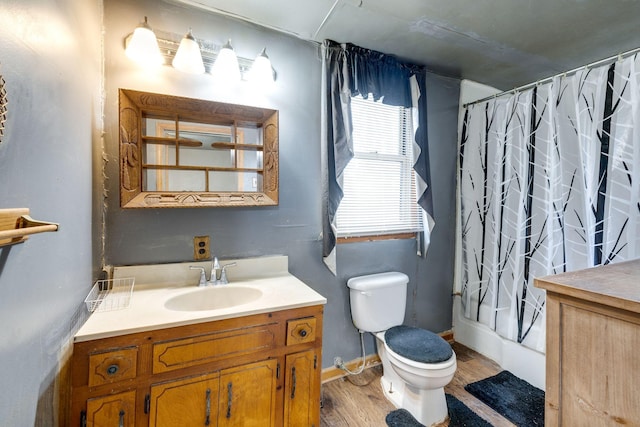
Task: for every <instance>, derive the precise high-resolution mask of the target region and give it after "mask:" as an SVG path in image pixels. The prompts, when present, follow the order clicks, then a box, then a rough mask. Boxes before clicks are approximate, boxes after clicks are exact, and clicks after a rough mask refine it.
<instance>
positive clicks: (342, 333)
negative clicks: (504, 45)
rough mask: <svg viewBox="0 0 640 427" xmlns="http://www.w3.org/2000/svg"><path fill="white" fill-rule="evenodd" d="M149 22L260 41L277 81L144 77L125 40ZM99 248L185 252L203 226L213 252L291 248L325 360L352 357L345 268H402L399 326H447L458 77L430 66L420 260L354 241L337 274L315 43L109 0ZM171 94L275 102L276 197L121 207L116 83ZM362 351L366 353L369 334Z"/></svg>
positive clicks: (389, 246)
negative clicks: (250, 203) (332, 262)
mask: <svg viewBox="0 0 640 427" xmlns="http://www.w3.org/2000/svg"><path fill="white" fill-rule="evenodd" d="M145 15H146V16H148V17H149V23H150V25H151V26H152V27H154V28H157V29H159V30H163V31H169V32H172V33H178V34H181V33H183V32H185V31H186V30H187V29H188V28H189V27H191V28H193V32H194V34H195V36H196V37H199V38H203V39H206V40H210V41H213V42H215V43H217V44H223V43H224V42H225V41H226V39H227V38H231V39H232V41H233V45H234V48H235V50H236V52H237V53H238V55H239V56H243V57H247V58H253V57H255V55H257V53H258V52H259V51H260V50H261V49H262V47H264V46H266V47H267V51H268V53H269V56H270V58H271V60H272V63H273V65H274V68H275V69H276V71H277V73H278V79H277V82H276V87H275V89H274V90H273V91H272V92H270V93H268V94H262V95H258V96H256V94H253V93H251V92H250V91H248V90H246V89H239V90H237V91H235V92H225V91H224V90H223V88H221V87H219V86H216V85H215V84H214V82H213V78H212V77H211V76H210V75H203V76H192V75H186V74H182V73H180V72H178V71H176V70H174V69H172V68H170V67H163V68H162V69H161V70H159V71H157V72H155V73H153V74H150V73H149V72H148V71H144V70H141V69H140V68H139V67H138V66H137V65H136V64H134V63H133V62H131V61H129V60H128V59H127V57H126V56H125V54H124V49H123V39H124V38H125V36H126V35H127V34H129V33H130V32H131V31H132V30H133V28H134V27H135V26H136V25H137V23H138V22H139V21H140V20H141V19H142V17H143V16H145ZM104 22H105V30H106V33H105V59H106V69H105V78H106V108H105V130H106V133H105V154H106V157H107V159H108V163H107V168H106V176H107V177H108V179H107V182H106V190H107V191H106V194H107V196H106V200H105V201H106V205H107V206H108V208H107V217H106V221H107V222H106V252H105V260H106V263H107V264H112V265H122V264H142V263H162V262H172V261H187V260H190V259H192V256H193V255H192V254H193V248H192V240H193V236H197V235H209V236H211V239H212V253H214V254H215V255H217V256H218V257H220V258H221V259H224V258H231V257H234V258H235V257H250V256H259V255H266V254H285V255H288V256H289V264H290V271H291V273H292V274H294V275H295V276H297V277H298V278H299V279H301V280H302V281H304V282H305V283H307V284H308V285H309V286H311V287H312V288H314V289H315V290H316V291H318V292H319V293H321V294H322V295H324V296H325V297H326V298H327V300H328V303H327V305H326V308H325V320H324V328H325V335H324V337H325V338H324V348H323V351H324V357H323V367H327V366H330V365H331V364H332V362H333V358H334V357H335V356H342V357H343V358H344V359H345V360H351V359H354V358H356V357H358V356H359V355H360V346H359V340H358V333H357V331H356V329H355V328H354V326H353V324H352V322H351V314H350V310H349V294H348V290H347V287H346V281H347V279H348V278H349V277H352V276H356V275H361V274H369V273H376V272H382V271H389V270H398V271H402V272H405V273H406V274H408V275H409V277H410V280H411V281H410V288H409V289H410V292H409V293H410V295H409V301H408V312H407V323H409V324H412V325H417V326H421V327H424V328H428V329H431V330H433V331H436V332H440V331H445V330H448V329H450V328H451V302H452V299H451V289H452V283H453V265H454V240H455V239H454V225H455V220H454V215H455V205H454V198H455V165H456V129H457V112H458V95H459V83H460V82H459V81H458V80H456V79H449V78H444V77H439V76H436V75H429V76H428V82H427V87H428V91H429V98H428V99H429V104H428V108H429V137H430V149H431V153H432V168H433V187H434V195H435V200H434V205H435V209H436V212H435V217H436V218H435V220H436V227H435V230H434V232H433V235H432V243H431V247H430V249H429V252H428V255H427V257H426V259H420V258H418V257H417V256H416V247H415V242H414V241H413V240H393V241H379V242H372V243H351V244H346V245H340V246H339V248H338V252H337V254H338V277H335V276H333V275H332V274H331V273H330V272H329V270H328V269H327V268H326V267H325V266H324V264H323V263H322V260H321V253H322V248H321V241H320V240H319V239H320V237H319V236H320V233H321V203H322V200H321V182H320V177H321V170H320V79H321V75H320V66H321V63H320V60H319V54H318V48H317V46H316V45H315V44H312V43H309V42H305V41H301V40H298V39H296V38H293V37H289V36H286V35H283V34H280V33H277V32H273V31H270V30H266V29H263V28H260V27H257V26H254V25H251V24H247V23H244V22H240V21H236V20H233V19H230V18H226V17H222V16H219V15H215V14H212V13H208V12H204V11H202V10H197V9H192V8H189V7H186V6H177V5H173V4H169V3H165V2H162V1H154V0H135V1H134V0H105V16H104ZM118 88H129V89H136V90H143V91H149V92H161V93H167V94H171V95H179V96H187V97H195V98H202V99H211V100H217V101H223V102H233V103H238V104H247V105H257V106H261V107H268V108H274V109H277V110H279V114H280V116H279V117H280V204H279V206H277V207H267V208H207V209H168V210H123V209H120V207H119V201H118V194H119V192H118V133H117V130H118V118H117V106H118V98H117V90H118ZM366 343H367V353H371V352H373V351H374V347H373V340H372V339H371V337H370V336H368V337H367V341H366Z"/></svg>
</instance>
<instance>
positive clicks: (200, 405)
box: [149, 372, 220, 427]
mask: <svg viewBox="0 0 640 427" xmlns="http://www.w3.org/2000/svg"><path fill="white" fill-rule="evenodd" d="M219 384H220V374H219V373H217V372H216V373H214V374H210V375H202V376H198V377H193V378H186V379H182V380H178V381H171V382H167V383H164V384H156V385H153V386H152V387H151V399H150V400H151V402H150V411H149V425H150V426H151V427H181V426H183V427H192V426H209V425H211V426H215V425H216V420H217V418H218V389H219Z"/></svg>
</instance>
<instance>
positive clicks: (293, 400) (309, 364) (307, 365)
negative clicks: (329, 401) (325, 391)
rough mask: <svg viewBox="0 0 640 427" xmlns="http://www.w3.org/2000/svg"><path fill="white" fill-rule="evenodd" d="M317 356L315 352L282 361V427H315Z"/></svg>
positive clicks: (317, 377)
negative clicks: (284, 372) (283, 370)
mask: <svg viewBox="0 0 640 427" xmlns="http://www.w3.org/2000/svg"><path fill="white" fill-rule="evenodd" d="M319 374H320V371H319V369H318V354H317V352H316V350H315V349H312V350H307V351H302V352H300V353H294V354H289V355H287V357H286V377H285V392H284V425H285V426H291V427H294V426H319V425H320V422H319V419H320V411H319V408H320V406H319V405H320V395H319V392H318V390H319V388H318V384H319V380H320V378H319Z"/></svg>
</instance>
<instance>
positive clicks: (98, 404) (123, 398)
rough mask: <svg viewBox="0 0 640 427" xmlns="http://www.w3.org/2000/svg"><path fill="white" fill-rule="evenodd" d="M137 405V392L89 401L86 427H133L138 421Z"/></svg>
mask: <svg viewBox="0 0 640 427" xmlns="http://www.w3.org/2000/svg"><path fill="white" fill-rule="evenodd" d="M135 405H136V392H135V391H128V392H125V393H118V394H112V395H109V396H103V397H96V398H93V399H89V400H87V414H86V417H87V418H86V425H87V427H103V426H104V427H107V426H108V427H133V426H134V425H135V420H136V413H135ZM83 425H84V424H83Z"/></svg>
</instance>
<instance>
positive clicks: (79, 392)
mask: <svg viewBox="0 0 640 427" xmlns="http://www.w3.org/2000/svg"><path fill="white" fill-rule="evenodd" d="M270 258H274V257H270ZM275 258H285V261H284V264H285V265H286V257H275ZM278 262H279V261H278V260H276V262H275V264H278ZM194 264H197V263H189V265H194ZM272 264H273V263H272ZM281 264H282V263H281ZM181 267H182V268H184V267H185V266H184V265H183V266H181ZM159 268H160V269H166V268H169V267H167V266H166V265H165V266H161V267H159ZM125 269H126V268H125ZM116 274H118V272H116ZM119 274H129V272H126V271H125V272H120V273H119ZM185 274H192V273H187V271H185ZM196 274H197V272H196ZM138 276H141V277H143V276H144V274H136V280H137V281H138ZM160 276H165V278H167V277H169V278H170V277H171V274H168V275H163V274H162V273H160ZM234 280H235V283H234ZM144 281H145V280H144V279H143V280H142V282H144ZM189 281H190V282H191V283H197V278H196V279H195V281H193V277H190V280H189ZM230 281H231V283H230V284H229V285H224V286H218V287H207V288H198V287H197V286H195V285H193V284H191V285H188V286H185V285H184V284H177V285H176V284H167V283H164V284H162V285H157V284H155V285H149V284H142V285H138V284H136V288H137V289H136V290H135V291H134V292H133V296H132V299H131V305H130V307H129V308H127V309H125V310H117V311H109V312H100V313H94V314H93V315H92V316H91V317H90V318H89V320H88V321H87V322H86V323H85V325H84V326H83V327H82V328H81V329H80V331H79V332H78V333H77V335H76V337H75V341H74V345H73V355H72V359H71V363H70V375H69V381H70V399H68V400H69V407H68V411H67V414H66V415H67V417H66V418H67V420H66V421H63V422H62V424H61V425H68V426H83V425H87V426H114V427H116V426H199V425H202V426H208V425H211V426H261V427H262V426H303V425H304V426H319V415H320V414H319V405H320V373H321V349H322V313H323V305H324V304H325V303H326V299H325V298H323V297H322V296H320V295H319V294H317V293H316V292H315V291H313V290H312V289H311V288H309V287H308V286H306V285H305V284H304V283H302V282H301V281H300V280H298V279H297V278H295V277H294V276H292V275H290V274H288V273H287V272H286V268H285V271H282V270H281V271H280V272H275V273H274V272H271V273H270V274H268V275H267V276H265V275H264V274H263V275H262V276H260V277H253V278H246V277H244V278H242V277H240V275H236V277H235V278H234V277H233V276H232V275H231V274H230ZM223 288H225V289H227V290H231V291H223V292H226V294H228V295H235V294H237V295H240V294H241V293H242V292H246V291H247V289H254V290H257V291H256V292H258V291H259V293H260V296H259V297H257V298H253V297H252V298H253V299H252V300H251V301H249V302H245V300H243V299H242V298H241V297H237V296H234V297H233V298H239V299H238V301H240V303H239V304H238V303H231V304H227V306H224V307H218V306H217V308H213V309H210V310H209V309H206V308H207V307H204V308H205V309H203V306H202V304H203V303H202V301H205V304H206V301H219V300H220V299H225V298H227V296H225V295H223V294H221V293H216V292H217V291H219V290H222V289H223ZM234 289H235V290H237V291H238V292H236V291H234ZM192 295H195V298H193V297H191V296H192ZM211 295H214V297H213V298H212V297H211ZM185 296H186V297H185ZM170 301H173V302H175V301H182V303H181V304H182V305H180V304H178V305H177V306H176V305H175V304H173V305H172V304H171V303H169V302H170ZM189 301H193V302H196V301H199V302H200V306H198V307H197V309H195V310H192V309H190V305H189V304H190V302H189ZM167 307H173V308H171V309H169V308H167ZM176 307H178V308H177V309H176Z"/></svg>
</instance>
